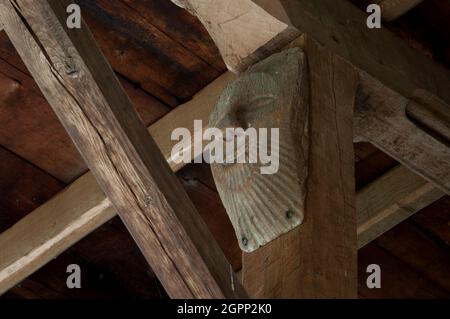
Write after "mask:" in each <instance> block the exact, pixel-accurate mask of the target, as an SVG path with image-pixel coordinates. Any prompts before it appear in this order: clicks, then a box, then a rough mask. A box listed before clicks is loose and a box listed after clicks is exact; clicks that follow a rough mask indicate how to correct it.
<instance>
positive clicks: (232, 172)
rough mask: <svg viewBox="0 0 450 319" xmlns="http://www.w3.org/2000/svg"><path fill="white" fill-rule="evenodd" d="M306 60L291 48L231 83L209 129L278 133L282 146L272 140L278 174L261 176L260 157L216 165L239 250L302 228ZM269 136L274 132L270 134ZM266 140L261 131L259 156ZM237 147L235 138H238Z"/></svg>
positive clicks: (306, 138) (248, 249) (306, 139)
mask: <svg viewBox="0 0 450 319" xmlns="http://www.w3.org/2000/svg"><path fill="white" fill-rule="evenodd" d="M305 61H306V60H305V56H304V54H303V52H302V51H301V50H300V49H297V48H295V49H289V50H286V51H284V52H281V53H278V54H275V55H273V56H271V57H269V58H267V59H266V60H264V61H262V62H259V63H258V64H255V65H254V66H253V67H251V68H250V69H249V70H248V71H247V72H245V73H243V74H242V75H241V76H240V77H239V78H238V79H237V80H236V81H234V82H233V83H231V84H230V85H229V86H228V87H227V88H226V89H225V91H224V92H223V94H222V96H221V97H220V99H219V101H218V103H217V105H216V107H215V109H214V110H213V112H212V113H211V116H210V121H209V127H214V128H218V129H220V130H221V131H222V132H223V134H224V135H225V136H226V131H227V130H226V129H229V128H242V129H243V130H247V129H248V128H250V127H251V128H254V129H256V130H258V132H260V130H259V129H267V131H269V132H270V130H271V128H277V129H279V143H278V141H275V140H273V141H272V140H270V139H269V138H268V139H269V141H268V142H267V144H268V145H267V150H271V152H275V153H278V154H270V156H271V157H273V156H275V157H276V160H278V164H279V166H278V170H277V171H276V172H274V173H273V174H262V173H261V172H262V170H261V168H262V167H263V164H262V162H261V161H260V158H258V160H257V161H256V163H249V161H248V159H249V158H250V153H251V152H254V150H252V149H251V145H249V144H251V143H250V141H249V139H247V140H246V142H248V143H245V156H246V157H247V161H246V163H233V164H230V163H229V161H228V162H227V163H226V164H218V163H212V164H211V168H212V172H213V176H214V180H215V182H216V185H217V189H218V191H219V194H220V196H221V198H222V201H223V203H224V206H225V208H226V210H227V213H228V215H229V217H230V219H231V222H232V224H233V226H234V229H235V231H236V235H237V237H238V240H239V243H240V247H241V249H242V250H244V251H246V252H252V251H254V250H256V249H258V248H259V247H260V246H263V245H265V244H267V243H269V242H270V241H272V240H274V239H276V238H277V237H279V236H280V235H282V234H284V233H286V232H288V231H290V230H292V229H293V228H295V227H296V226H298V225H300V224H301V223H302V221H303V217H304V207H305V196H306V195H305V194H306V190H305V188H306V179H307V175H308V158H309V156H308V155H309V154H308V151H309V134H308V126H309V125H308V113H309V112H308V96H309V87H308V79H307V72H306V70H305V68H306V62H305ZM267 136H269V134H267ZM264 138H265V137H264V136H261V134H259V133H258V146H259V147H258V152H260V149H261V142H262V139H264ZM233 143H234V140H233Z"/></svg>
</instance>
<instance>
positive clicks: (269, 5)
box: [178, 0, 450, 191]
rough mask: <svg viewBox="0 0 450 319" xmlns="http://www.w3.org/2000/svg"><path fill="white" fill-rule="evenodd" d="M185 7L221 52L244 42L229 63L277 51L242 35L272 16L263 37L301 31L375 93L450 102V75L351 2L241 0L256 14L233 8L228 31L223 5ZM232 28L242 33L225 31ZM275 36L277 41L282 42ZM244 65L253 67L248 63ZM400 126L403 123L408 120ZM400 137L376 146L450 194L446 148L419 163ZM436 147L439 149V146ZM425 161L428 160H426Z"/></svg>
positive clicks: (187, 1)
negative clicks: (402, 149) (425, 95)
mask: <svg viewBox="0 0 450 319" xmlns="http://www.w3.org/2000/svg"><path fill="white" fill-rule="evenodd" d="M178 2H180V1H178ZM181 2H182V3H183V4H184V6H185V7H187V8H188V10H189V11H190V12H192V13H194V14H196V15H197V16H198V17H199V19H200V20H201V21H202V22H203V23H204V24H205V26H206V28H207V29H208V30H209V32H210V34H211V36H212V38H213V39H214V40H215V41H216V43H221V45H219V47H220V46H222V47H226V48H228V49H230V48H232V49H233V48H234V47H233V44H235V43H245V46H243V47H245V50H240V48H241V46H239V47H238V48H234V51H233V50H231V53H230V52H229V51H227V52H226V53H225V54H224V52H223V50H222V55H223V58H224V60H226V59H227V57H228V55H231V54H237V55H238V56H239V60H238V62H239V61H258V60H259V59H261V55H259V54H258V52H260V50H262V51H264V52H265V53H268V52H267V50H275V49H274V47H271V46H268V45H267V43H271V42H270V41H269V40H270V39H266V38H265V39H264V41H252V39H253V38H252V36H251V35H252V32H251V31H249V32H245V30H241V29H242V23H241V21H242V20H245V23H248V24H251V23H253V25H258V23H260V21H261V17H262V16H264V17H266V18H267V15H268V16H269V17H270V18H267V20H266V22H267V21H270V22H267V23H266V24H264V25H261V23H260V24H259V28H260V29H261V28H263V29H262V30H259V32H260V33H261V34H265V35H266V36H267V35H270V34H271V33H272V34H275V35H276V34H279V32H280V29H275V32H274V28H273V26H274V25H275V26H279V25H284V26H288V27H286V28H281V29H282V30H288V29H289V30H291V29H292V27H294V28H296V29H297V30H298V31H300V32H302V33H304V34H306V35H308V36H309V37H310V38H312V39H314V40H316V41H317V42H319V43H321V44H322V45H324V46H325V47H326V48H327V49H329V50H330V51H331V52H333V53H334V54H336V55H338V56H340V57H341V58H343V59H344V60H346V61H347V62H349V63H350V64H352V65H353V66H354V67H356V68H357V69H358V70H359V71H360V73H361V74H362V76H364V77H369V78H371V79H372V80H373V83H374V84H373V85H375V86H376V87H377V88H378V89H379V90H380V91H379V92H374V94H376V95H379V96H383V95H389V94H390V93H389V92H391V91H394V92H398V94H399V95H400V96H403V97H404V98H410V97H411V96H412V95H413V94H414V92H415V91H416V90H418V89H423V90H426V91H428V92H430V93H431V94H434V95H436V96H437V97H438V98H441V99H442V100H444V101H445V102H446V103H449V102H450V90H448V87H450V72H448V71H447V70H445V69H444V68H443V67H441V66H440V65H438V64H436V63H434V62H433V61H432V60H430V59H429V58H427V57H425V56H423V55H421V54H420V53H419V52H416V51H415V50H414V49H412V48H411V47H409V46H408V45H407V44H406V43H403V42H402V41H399V39H398V38H397V37H396V36H394V35H393V34H391V33H390V32H389V31H387V30H385V29H383V28H382V29H369V28H367V25H366V18H367V17H366V15H365V13H364V12H361V10H359V9H358V8H356V7H354V6H353V5H352V4H351V3H349V2H347V1H341V3H339V5H338V6H337V5H336V1H333V0H322V1H309V0H278V1H275V2H271V1H262V0H261V1H258V0H242V1H239V6H233V8H235V7H236V8H239V7H240V8H251V9H252V10H250V11H246V10H241V11H239V10H238V9H236V10H238V11H239V13H236V12H234V11H233V10H234V9H233V10H231V9H230V10H231V11H233V13H236V14H232V15H231V19H228V20H225V21H223V22H226V29H225V28H221V27H216V28H214V26H215V25H217V23H216V22H217V17H220V16H221V13H222V11H224V8H223V6H224V4H223V2H221V1H209V2H207V4H204V2H202V1H198V0H184V1H181ZM255 6H256V7H258V8H259V9H257V8H255ZM225 12H226V9H225ZM249 12H252V13H255V12H260V13H261V12H262V13H261V14H262V15H257V14H250V13H249ZM252 19H253V22H252V21H251V20H252ZM274 19H275V21H274ZM209 21H212V22H213V23H212V26H210V28H208V22H209ZM211 28H212V29H213V30H211ZM230 29H231V30H241V32H234V33H233V32H226V31H227V30H230ZM277 31H278V32H277ZM275 35H274V36H273V39H277V37H276V36H275ZM285 35H286V36H290V37H291V38H292V39H293V38H294V37H295V33H290V32H289V33H286V34H285ZM386 52H388V54H386ZM238 62H237V63H235V64H234V65H231V66H229V69H231V70H234V71H236V70H238V71H239V70H242V69H239V68H237V67H236V64H237V65H239V63H238ZM243 65H244V66H245V67H246V66H248V64H246V63H244V64H243ZM391 107H392V108H396V107H398V105H395V104H394V105H391ZM377 120H378V119H377V118H375V119H374V121H375V122H376V121H377ZM405 120H406V119H405ZM380 121H381V122H380V123H379V125H380V126H381V125H383V119H380ZM401 123H403V120H402V122H401ZM401 123H400V124H397V123H395V122H392V123H390V124H389V125H391V126H392V131H395V130H397V129H398V130H401V127H397V125H402V124H401ZM411 129H412V130H413V131H412V133H413V135H415V136H417V137H418V138H419V141H418V143H419V144H426V143H428V138H422V135H421V133H420V132H419V129H418V128H417V127H411ZM397 137H398V135H396V134H391V135H388V134H385V135H384V139H383V140H378V141H376V142H377V144H375V145H377V147H380V148H381V149H383V150H384V151H386V152H387V153H388V154H390V155H391V156H393V157H394V158H395V159H396V160H398V161H400V162H402V163H403V164H404V165H406V166H408V167H409V168H410V169H412V170H414V171H415V172H416V173H418V174H419V175H421V176H423V177H425V178H427V179H428V180H429V181H431V182H432V183H435V185H436V186H439V187H441V188H442V189H444V190H447V191H448V187H447V185H446V183H447V182H448V181H449V180H450V179H448V178H446V174H447V173H448V168H447V167H446V166H445V164H443V163H448V162H449V161H448V158H447V157H442V152H445V150H443V149H442V148H441V147H439V148H438V149H437V150H436V151H434V150H433V149H431V148H430V150H431V151H430V152H425V153H423V157H424V161H422V162H421V163H419V162H417V161H414V160H411V158H409V157H408V156H405V154H401V153H399V152H397V151H396V149H395V139H396V138H397ZM374 143H375V142H374ZM433 145H437V144H436V143H435V142H434V143H433ZM411 147H413V148H416V149H415V150H413V152H421V149H420V145H417V146H416V145H415V144H412V145H411ZM425 157H427V158H428V159H427V160H425ZM435 159H437V160H436V162H437V163H435V164H434V165H433V169H432V170H429V169H428V166H427V164H428V163H430V161H433V160H435ZM418 164H419V165H420V166H418ZM424 172H425V173H424ZM443 178H444V179H443ZM445 178H446V179H445Z"/></svg>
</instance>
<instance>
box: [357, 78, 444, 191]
mask: <svg viewBox="0 0 450 319" xmlns="http://www.w3.org/2000/svg"><path fill="white" fill-rule="evenodd" d="M360 79H361V85H360V93H359V94H358V101H357V103H356V108H355V119H354V130H355V132H354V134H355V141H358V142H370V143H372V144H373V145H375V146H376V147H378V148H379V149H381V150H382V151H384V152H385V153H387V154H389V155H390V156H391V157H393V158H395V159H396V160H398V161H399V162H400V163H402V164H403V165H405V166H407V167H408V168H410V169H411V170H413V171H414V172H415V173H416V174H418V175H420V176H422V177H423V178H425V179H426V180H428V181H430V182H431V183H433V184H434V185H435V186H437V187H439V188H440V189H442V190H443V191H444V192H446V193H447V194H450V147H449V145H450V144H449V143H450V140H445V139H446V138H445V136H446V135H448V126H449V123H450V122H447V121H446V120H447V119H450V106H449V105H447V104H446V103H443V101H442V100H440V99H438V98H436V97H435V96H434V95H433V94H430V93H429V92H427V91H423V90H416V91H414V92H411V95H410V96H411V97H410V98H405V97H403V96H402V95H401V94H399V93H397V92H395V91H394V90H391V89H389V88H387V87H386V86H384V85H382V84H381V83H380V82H378V81H376V80H375V79H373V78H372V77H370V76H368V75H366V74H361V75H360ZM417 103H419V105H420V106H419V107H417V106H414V105H416V104H417ZM411 106H412V107H411ZM408 110H410V112H408ZM419 111H422V112H421V115H420V119H417V115H419ZM424 111H427V112H426V113H424ZM408 113H409V114H408ZM414 117H416V119H415V118H414ZM442 121H444V122H443V123H442Z"/></svg>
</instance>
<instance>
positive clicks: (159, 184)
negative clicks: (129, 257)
mask: <svg viewBox="0 0 450 319" xmlns="http://www.w3.org/2000/svg"><path fill="white" fill-rule="evenodd" d="M69 3H70V2H68V1H61V0H39V1H37V0H36V1H27V0H14V1H11V0H2V1H0V7H1V10H0V15H1V20H2V21H3V23H4V26H5V29H6V32H7V34H8V36H9V38H10V39H11V41H12V43H13V44H14V46H15V47H16V49H17V51H18V53H19V54H20V56H21V57H22V59H23V61H24V62H25V64H26V65H27V67H28V69H29V71H30V73H31V74H32V75H33V77H34V79H35V80H36V82H37V83H38V85H39V87H40V88H41V90H42V91H43V93H44V95H45V96H46V98H47V99H48V101H49V103H50V105H51V106H52V108H53V110H54V111H55V113H56V114H57V115H58V117H59V119H60V120H61V122H62V123H63V125H64V126H65V128H66V130H67V131H68V133H69V135H70V136H71V138H72V140H73V141H74V143H75V145H76V146H77V148H78V150H79V151H80V153H81V154H82V155H83V157H84V159H85V161H86V163H87V165H88V166H89V168H90V169H91V172H92V174H93V176H95V178H96V180H97V181H98V182H99V185H100V187H101V188H102V190H103V191H104V192H105V194H106V195H107V197H108V198H109V199H110V201H111V203H112V204H113V206H114V207H115V209H116V210H117V212H118V214H119V215H120V217H121V218H122V220H123V221H124V223H125V225H126V226H127V228H128V230H129V231H130V233H131V235H132V236H133V238H134V240H135V241H136V242H137V244H138V246H139V248H140V250H141V252H142V253H143V255H144V256H145V258H146V259H147V261H148V262H149V264H150V265H151V266H152V269H153V270H154V272H155V274H156V275H157V276H158V277H159V279H160V281H161V282H162V284H163V286H164V287H165V289H166V291H167V293H168V294H169V295H170V296H171V297H173V298H224V297H228V298H232V297H245V292H244V290H243V289H242V287H241V285H240V284H239V283H238V282H235V281H234V273H233V272H232V271H231V267H230V265H229V264H228V262H227V260H226V258H225V256H224V255H223V253H222V251H221V250H220V248H219V246H218V245H217V243H216V241H215V240H214V238H213V237H212V235H211V233H210V232H209V230H208V229H207V226H206V225H205V224H204V222H203V220H202V219H201V218H199V216H198V213H197V211H196V209H195V207H194V205H193V204H192V202H191V201H190V200H189V198H188V196H187V194H186V192H185V191H184V189H183V187H182V185H181V184H180V183H179V181H178V180H177V178H176V177H175V175H174V174H173V173H172V171H171V170H170V168H169V166H168V165H167V163H166V160H165V158H164V157H163V155H162V154H161V152H160V150H159V148H158V147H157V145H156V144H155V142H154V140H153V139H152V138H151V136H150V135H149V134H148V132H147V130H146V129H145V128H144V126H143V124H142V122H141V121H140V119H139V117H138V115H137V113H136V111H135V110H134V108H133V106H132V105H131V102H130V101H129V99H128V97H127V96H126V94H125V93H124V91H123V89H122V87H121V86H120V84H119V82H118V80H117V78H116V77H115V75H114V73H113V71H112V69H111V67H110V66H109V64H108V63H107V61H106V59H105V58H104V56H103V55H102V53H101V52H100V50H99V48H98V47H97V45H96V43H95V40H94V38H93V37H92V35H91V33H90V32H89V29H88V27H87V25H85V24H84V22H83V25H82V28H81V29H70V30H68V29H67V28H66V26H65V21H66V8H67V5H68V4H69ZM36 57H41V58H36Z"/></svg>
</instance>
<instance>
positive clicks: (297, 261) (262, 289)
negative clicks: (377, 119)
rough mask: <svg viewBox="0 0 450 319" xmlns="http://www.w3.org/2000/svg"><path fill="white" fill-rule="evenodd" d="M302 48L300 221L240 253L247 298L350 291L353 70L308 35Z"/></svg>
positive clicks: (350, 294)
mask: <svg viewBox="0 0 450 319" xmlns="http://www.w3.org/2000/svg"><path fill="white" fill-rule="evenodd" d="M305 51H306V57H307V61H308V65H309V90H306V93H305V92H304V94H308V95H309V101H311V102H310V103H311V104H310V146H311V149H310V159H309V177H308V184H307V195H306V209H305V220H304V223H303V225H302V226H301V227H299V228H297V229H295V230H293V231H291V232H289V233H288V234H286V235H284V236H282V237H280V238H278V239H277V240H275V241H273V242H271V243H270V244H268V245H266V246H264V247H261V248H260V249H259V250H257V251H256V252H254V253H251V254H244V257H243V275H242V276H243V283H244V286H245V287H246V289H247V291H248V293H249V295H250V296H252V297H262V298H356V296H357V270H356V252H357V238H356V212H355V207H354V200H355V188H354V154H353V143H352V137H353V134H352V125H351V123H352V119H353V103H354V99H355V94H356V86H357V84H358V77H357V73H356V72H355V70H354V69H353V68H352V67H351V66H350V65H348V64H347V63H345V62H344V61H343V60H342V59H340V58H338V57H336V56H335V55H333V54H332V53H330V52H329V51H327V50H325V49H324V48H323V47H321V46H320V45H319V44H317V43H316V42H314V41H312V40H308V39H307V45H306V50H305ZM344 79H345V80H344ZM330 128H333V129H330ZM330 159H333V160H332V161H330Z"/></svg>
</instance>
